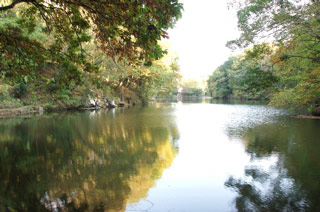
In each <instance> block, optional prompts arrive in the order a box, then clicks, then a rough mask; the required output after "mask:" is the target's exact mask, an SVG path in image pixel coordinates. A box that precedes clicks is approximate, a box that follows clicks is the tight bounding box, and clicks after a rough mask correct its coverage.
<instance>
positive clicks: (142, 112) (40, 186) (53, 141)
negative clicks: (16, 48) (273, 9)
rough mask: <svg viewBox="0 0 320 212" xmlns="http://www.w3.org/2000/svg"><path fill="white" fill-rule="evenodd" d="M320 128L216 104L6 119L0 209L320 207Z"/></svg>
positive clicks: (0, 128)
mask: <svg viewBox="0 0 320 212" xmlns="http://www.w3.org/2000/svg"><path fill="white" fill-rule="evenodd" d="M319 132H320V120H312V119H298V118H295V117H294V116H293V115H292V113H291V112H288V111H285V110H279V109H274V108H271V107H267V106H264V105H259V104H248V103H223V102H210V101H199V102H176V103H154V104H152V105H149V106H147V107H131V108H117V109H110V110H106V109H101V110H98V111H84V112H64V113H50V114H44V115H41V116H40V115H33V116H29V117H16V118H7V119H0V149H1V151H0V165H1V166H0V211H108V212H116V211H127V212H130V211H144V212H209V211H320V180H319V179H320V160H319V155H320V154H319V153H320V137H319Z"/></svg>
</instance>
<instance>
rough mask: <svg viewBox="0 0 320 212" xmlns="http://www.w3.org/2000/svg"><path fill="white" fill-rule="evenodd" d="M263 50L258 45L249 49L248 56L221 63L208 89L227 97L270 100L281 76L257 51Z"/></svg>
mask: <svg viewBox="0 0 320 212" xmlns="http://www.w3.org/2000/svg"><path fill="white" fill-rule="evenodd" d="M266 47H267V46H266V45H265V44H264V48H266ZM261 49H262V47H255V48H253V49H251V50H247V51H246V54H245V56H243V55H240V56H237V57H230V58H229V59H228V60H227V61H226V62H225V63H224V64H223V65H221V66H219V67H218V68H217V69H216V70H215V72H213V74H212V75H211V76H210V77H209V79H208V83H207V85H208V88H207V90H208V93H209V94H210V96H212V97H215V98H223V99H228V98H235V99H254V100H263V99H268V98H269V97H270V94H271V93H272V92H273V90H274V89H273V85H274V84H275V83H277V82H278V78H277V77H276V76H275V75H274V73H273V72H272V71H270V69H268V68H267V67H269V65H270V64H268V63H266V61H265V59H264V58H260V57H261V55H260V54H257V53H256V51H258V50H261ZM266 49H268V51H269V50H270V49H269V48H266ZM265 53H266V52H265ZM255 55H259V57H255Z"/></svg>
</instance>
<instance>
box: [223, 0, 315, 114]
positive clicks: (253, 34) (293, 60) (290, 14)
mask: <svg viewBox="0 0 320 212" xmlns="http://www.w3.org/2000/svg"><path fill="white" fill-rule="evenodd" d="M319 11H320V2H319V1H297V0H286V1H278V0H277V1H275V0H257V1H251V0H250V1H246V2H244V3H243V4H240V7H239V8H238V26H239V29H240V31H241V36H240V37H239V38H238V39H236V40H233V41H230V42H228V43H227V45H228V46H229V47H232V48H233V47H235V46H238V47H246V46H248V45H250V44H257V43H259V42H261V41H262V39H271V40H273V42H274V45H275V46H276V47H277V49H276V51H275V52H273V53H272V55H271V57H270V62H271V63H273V64H272V69H273V72H274V73H276V74H277V75H278V76H279V77H280V83H279V84H278V86H279V87H278V91H279V92H276V93H274V96H273V98H272V101H271V103H272V104H273V105H275V106H285V107H289V108H297V107H299V108H307V109H308V111H309V112H312V113H313V114H315V115H319V114H320V109H319V102H320V93H319V89H320V80H319V71H318V70H319V67H320V44H319V43H320V42H319V41H320V20H319V18H318V17H319V14H320V13H319Z"/></svg>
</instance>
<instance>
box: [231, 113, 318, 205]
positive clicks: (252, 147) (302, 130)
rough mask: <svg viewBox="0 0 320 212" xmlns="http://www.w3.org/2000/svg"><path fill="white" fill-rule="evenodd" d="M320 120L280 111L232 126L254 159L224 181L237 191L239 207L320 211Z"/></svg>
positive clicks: (235, 201)
mask: <svg viewBox="0 0 320 212" xmlns="http://www.w3.org/2000/svg"><path fill="white" fill-rule="evenodd" d="M319 124H320V123H319V120H307V119H295V118H290V117H282V118H281V117H280V118H278V119H277V120H273V121H272V120H271V121H266V123H256V124H254V125H250V126H243V125H242V126H240V125H238V127H236V125H233V126H229V128H228V129H227V131H228V134H229V136H230V137H231V138H233V139H241V140H242V142H243V143H244V145H245V150H246V152H247V154H249V155H250V158H251V160H250V164H249V165H247V166H246V168H245V170H244V176H243V177H240V178H237V177H235V176H231V177H230V178H229V179H228V180H227V181H226V182H225V186H226V187H227V188H229V189H232V190H233V191H235V192H236V193H237V197H236V198H235V199H234V204H235V206H236V208H237V210H238V211H320V195H319V191H320V181H319V179H320V160H319V152H320V140H319V136H318V133H317V132H319V130H320V128H319V126H320V125H319Z"/></svg>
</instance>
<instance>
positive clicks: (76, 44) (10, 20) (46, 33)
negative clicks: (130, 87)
mask: <svg viewBox="0 0 320 212" xmlns="http://www.w3.org/2000/svg"><path fill="white" fill-rule="evenodd" d="M181 10H182V4H181V3H179V2H178V0H165V1H163V0H145V1H132V0H120V1H113V0H111V1H78V0H71V1H70V0H68V1H63V0H54V1H49V2H48V1H45V0H40V1H38V0H12V1H0V71H1V72H0V74H1V77H2V78H5V79H6V80H7V81H8V83H11V84H12V85H16V84H18V85H21V84H25V85H28V84H36V87H37V88H39V89H40V90H41V91H43V90H44V89H45V90H47V91H49V92H51V93H52V92H60V91H61V90H67V91H68V92H69V91H70V92H72V91H73V90H74V89H76V88H77V86H81V85H84V84H86V83H87V81H88V80H89V81H90V82H91V83H93V84H94V86H98V87H99V84H97V83H98V82H100V81H101V80H100V79H101V76H102V75H103V72H105V71H106V70H107V69H112V67H113V66H114V65H110V66H107V67H106V66H105V67H101V66H100V65H101V63H100V62H99V61H98V60H99V59H101V57H97V55H98V56H99V55H103V57H104V58H103V59H106V58H107V61H113V63H115V64H116V66H123V67H124V68H123V70H125V71H124V72H126V71H127V69H130V68H131V67H135V68H134V69H135V70H138V69H141V68H143V67H144V66H145V65H148V66H150V65H152V62H154V61H157V60H160V58H162V57H163V56H164V55H165V53H167V51H166V50H164V49H162V48H161V46H160V45H159V42H158V41H159V40H160V39H161V38H166V37H167V33H166V30H168V29H169V28H171V27H173V25H174V24H175V22H176V21H177V19H178V18H180V16H181ZM92 46H94V48H92ZM92 49H94V51H92ZM110 58H112V59H110ZM155 63H157V62H155ZM146 67H147V66H146ZM156 67H158V65H157V64H155V65H154V67H152V68H150V69H148V70H149V71H151V72H152V71H153V70H154V69H156V71H158V72H161V68H160V69H159V68H156ZM151 69H152V70H151ZM113 71H116V72H119V74H118V75H121V71H120V69H117V70H113ZM109 72H110V71H109ZM152 74H154V73H152ZM115 75H117V74H115ZM126 75H128V73H126ZM154 75H156V74H154ZM160 75H161V74H160ZM174 76H176V75H174ZM174 76H172V77H174ZM160 78H161V77H160ZM155 79H157V77H156V76H154V77H153V78H152V80H155ZM119 80H120V79H119ZM120 81H121V80H120ZM142 81H143V80H142ZM145 81H146V80H145ZM164 81H166V79H164ZM146 82H147V81H146ZM142 83H144V82H142ZM154 83H155V84H157V82H154ZM159 83H162V81H161V82H159ZM149 84H150V83H149ZM146 86H147V85H146ZM141 92H142V91H141Z"/></svg>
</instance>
